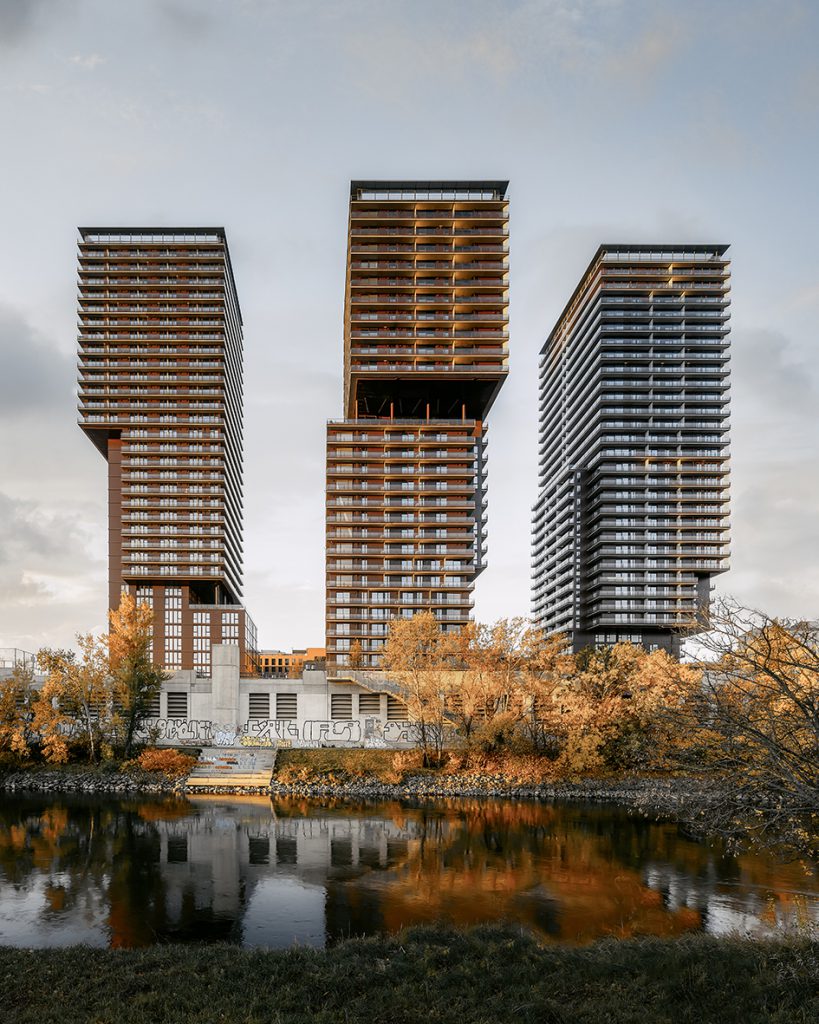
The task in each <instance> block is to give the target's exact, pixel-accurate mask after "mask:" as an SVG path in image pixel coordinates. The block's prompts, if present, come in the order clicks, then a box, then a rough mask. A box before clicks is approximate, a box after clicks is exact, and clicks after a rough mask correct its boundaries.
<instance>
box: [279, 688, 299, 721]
mask: <svg viewBox="0 0 819 1024" xmlns="http://www.w3.org/2000/svg"><path fill="white" fill-rule="evenodd" d="M297 708H298V699H297V697H296V694H295V693H277V694H276V718H277V719H280V720H283V721H293V720H294V719H296V718H297V717H298V714H297Z"/></svg>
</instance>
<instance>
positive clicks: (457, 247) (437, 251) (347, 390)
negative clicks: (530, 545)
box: [326, 181, 509, 669]
mask: <svg viewBox="0 0 819 1024" xmlns="http://www.w3.org/2000/svg"><path fill="white" fill-rule="evenodd" d="M507 186H508V183H507V182H505V181H429V182H426V181H425V182H420V181H406V182H405V181H387V182H383V181H354V182H352V184H351V189H350V218H349V235H348V247H347V281H346V292H345V308H344V417H345V418H344V419H343V420H339V421H333V422H330V423H328V426H327V579H326V583H327V660H328V667H330V668H331V669H332V668H334V667H340V666H345V665H348V664H349V651H350V649H351V647H352V645H353V644H354V643H355V642H356V641H358V642H359V643H360V644H361V648H362V653H363V660H362V667H364V668H368V667H370V668H371V667H375V666H377V665H378V660H379V657H380V654H379V652H380V649H381V647H382V645H383V642H384V637H385V636H386V633H387V628H388V624H389V620H390V619H391V618H394V617H396V616H402V615H405V616H408V615H412V614H414V613H415V612H418V611H421V610H423V609H431V610H432V611H434V613H435V614H436V616H437V617H438V619H439V620H440V622H441V623H442V625H443V626H444V628H452V629H457V628H458V627H460V626H461V625H462V624H463V623H464V622H465V621H466V620H467V619H468V618H469V615H470V610H471V608H472V604H473V599H472V591H473V588H474V581H475V578H476V577H477V575H478V574H479V573H480V571H481V570H482V569H483V568H484V557H485V551H486V547H485V520H486V514H485V473H486V422H485V421H486V415H487V413H488V412H489V409H490V407H491V406H492V403H493V401H494V399H495V397H496V396H497V394H498V391H499V390H500V387H501V385H502V383H503V381H504V378H505V376H506V374H507V372H508V346H507V339H508V330H507V324H508V316H507V308H508V269H509V268H508V262H507V261H508V255H509V252H508V199H507V195H506V192H507Z"/></svg>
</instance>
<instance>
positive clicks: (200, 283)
mask: <svg viewBox="0 0 819 1024" xmlns="http://www.w3.org/2000/svg"><path fill="white" fill-rule="evenodd" d="M78 306H79V310H78V314H79V322H78V346H79V395H78V399H79V422H80V426H81V427H82V429H83V431H84V432H85V434H86V435H87V437H88V438H89V439H90V440H91V441H92V442H93V443H94V445H95V446H96V448H97V449H98V450H99V451H100V453H101V454H102V455H103V456H104V458H105V459H106V461H107V464H108V539H109V547H108V555H109V586H108V600H109V606H110V607H111V608H115V607H116V606H117V605H118V604H119V601H120V597H121V594H122V592H123V591H125V590H127V591H129V592H130V593H131V594H133V595H134V596H135V597H136V599H137V600H138V601H139V602H147V603H148V604H150V605H151V606H152V607H153V610H154V633H153V657H154V660H155V662H156V663H157V664H158V665H160V666H162V667H163V668H165V669H168V670H170V671H174V670H183V669H194V670H196V672H197V674H199V675H203V676H205V675H209V673H210V669H211V664H210V661H211V646H212V645H213V644H237V645H238V646H239V647H240V649H241V652H242V665H243V671H244V672H246V673H253V672H254V671H255V649H256V637H255V627H254V625H253V622H252V620H251V619H250V617H249V615H247V613H246V612H245V609H244V607H243V606H242V603H241V590H242V570H243V553H242V429H243V423H242V416H243V411H242V372H243V364H242V317H241V311H240V308H239V302H238V298H237V294H236V286H235V282H234V279H233V272H232V269H231V263H230V253H229V251H228V245H227V240H226V238H225V232H224V229H222V228H134V227H127V228H108V227H103V228H80V241H79V302H78Z"/></svg>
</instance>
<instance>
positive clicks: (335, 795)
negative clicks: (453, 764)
mask: <svg viewBox="0 0 819 1024" xmlns="http://www.w3.org/2000/svg"><path fill="white" fill-rule="evenodd" d="M706 790H707V787H706V786H705V785H704V784H703V783H702V782H700V781H698V780H696V779H691V778H677V777H669V776H666V777H645V776H634V777H627V778H621V779H580V780H576V781H556V780H549V781H544V782H542V783H539V784H536V785H532V784H528V785H524V784H518V783H514V782H511V783H510V782H509V781H508V780H506V779H504V778H503V776H500V775H480V774H464V775H457V774H453V775H442V776H437V777H430V776H429V775H428V774H425V775H416V776H409V777H408V778H406V779H404V780H403V781H402V782H399V783H388V782H383V781H381V780H379V779H377V778H361V779H349V780H345V781H341V782H336V781H329V780H328V779H326V778H322V777H318V778H316V780H315V781H303V782H297V783H283V782H278V781H276V779H275V778H274V780H273V781H272V783H271V785H270V786H268V787H265V788H253V789H251V788H248V787H231V786H223V787H218V788H217V787H214V788H209V789H196V790H195V793H196V794H200V793H211V794H218V795H223V796H231V795H233V796H243V795H249V794H255V795H268V794H269V795H270V796H274V797H296V798H300V799H307V800H349V801H355V802H362V801H365V802H366V801H373V802H375V801H384V800H441V799H452V798H468V799H501V800H526V801H528V800H534V801H540V802H547V803H549V802H553V801H561V802H563V801H593V802H595V803H608V804H620V805H622V806H626V807H631V808H636V809H640V810H654V811H659V812H662V813H668V814H674V813H676V812H678V811H682V810H683V809H688V810H689V811H690V809H691V807H692V805H700V804H701V803H702V801H703V800H704V799H706V798H707V793H706ZM0 791H2V792H7V793H38V794H50V793H54V794H57V793H60V794H63V793H80V794H100V795H111V796H116V795H128V796H136V795H146V796H157V795H167V796H171V795H173V796H183V797H184V796H188V795H194V791H188V789H187V788H186V786H185V779H171V778H168V777H166V776H163V775H159V774H157V773H149V772H139V773H137V772H120V771H118V770H117V769H115V768H112V769H108V770H106V769H104V768H99V767H89V768H87V769H83V768H78V767H77V766H71V767H69V768H45V767H43V768H37V769H34V770H31V769H28V770H19V769H18V770H13V771H9V772H6V773H3V774H0Z"/></svg>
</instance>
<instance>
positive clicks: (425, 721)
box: [382, 611, 454, 766]
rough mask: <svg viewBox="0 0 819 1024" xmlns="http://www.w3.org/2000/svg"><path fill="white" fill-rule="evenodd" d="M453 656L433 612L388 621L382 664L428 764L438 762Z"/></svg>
mask: <svg viewBox="0 0 819 1024" xmlns="http://www.w3.org/2000/svg"><path fill="white" fill-rule="evenodd" d="M453 658H454V647H453V642H452V640H451V638H450V637H449V635H448V634H446V633H444V632H443V631H442V630H441V626H440V624H439V623H438V620H437V619H436V618H435V616H434V615H433V613H432V612H429V611H426V612H419V613H418V614H417V615H413V616H412V618H409V619H393V620H392V622H391V623H390V629H389V633H388V635H387V640H386V643H385V644H384V651H383V654H382V666H383V668H384V669H385V670H386V671H387V672H389V673H390V675H391V676H392V678H393V679H394V680H395V681H396V682H397V683H398V685H399V686H400V688H401V694H402V696H403V698H404V700H405V702H406V705H407V714H408V715H409V717H410V718H411V719H412V720H413V721H414V722H415V725H416V727H417V729H418V735H419V740H420V744H421V748H422V750H423V752H424V764H425V765H427V766H428V765H430V764H433V763H434V764H440V762H441V754H442V751H443V745H444V737H445V732H446V725H447V721H448V714H447V701H448V697H449V696H450V693H451V691H452V689H453Z"/></svg>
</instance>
